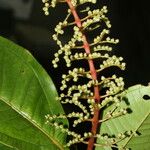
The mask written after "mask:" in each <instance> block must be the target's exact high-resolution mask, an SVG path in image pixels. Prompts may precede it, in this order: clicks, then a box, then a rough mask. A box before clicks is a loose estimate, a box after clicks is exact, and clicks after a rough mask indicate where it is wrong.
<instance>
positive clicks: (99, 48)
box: [93, 45, 112, 52]
mask: <svg viewBox="0 0 150 150" xmlns="http://www.w3.org/2000/svg"><path fill="white" fill-rule="evenodd" d="M93 50H94V51H95V52H96V51H112V47H111V46H101V45H98V46H95V47H94V48H93Z"/></svg>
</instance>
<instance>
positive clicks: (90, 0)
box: [80, 0, 97, 4]
mask: <svg viewBox="0 0 150 150" xmlns="http://www.w3.org/2000/svg"><path fill="white" fill-rule="evenodd" d="M96 1H97V0H80V4H84V3H94V4H95V3H96Z"/></svg>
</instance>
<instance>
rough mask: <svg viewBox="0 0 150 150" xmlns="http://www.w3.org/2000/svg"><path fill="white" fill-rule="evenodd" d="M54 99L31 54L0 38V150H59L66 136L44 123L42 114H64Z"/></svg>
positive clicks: (44, 75)
mask: <svg viewBox="0 0 150 150" xmlns="http://www.w3.org/2000/svg"><path fill="white" fill-rule="evenodd" d="M56 96H57V92H56V89H55V87H54V84H53V82H52V81H51V79H50V77H49V76H48V74H47V73H46V72H45V70H44V69H43V68H42V67H41V66H40V65H39V64H38V62H37V61H36V60H35V59H34V58H33V57H32V55H31V54H30V53H29V52H28V51H27V50H25V49H24V48H22V47H20V46H17V45H16V44H14V43H12V42H10V41H8V40H6V39H4V38H2V37H0V149H1V150H10V149H12V150H13V149H14V150H59V149H60V150H63V149H64V147H63V145H64V144H65V139H66V135H65V134H63V133H61V131H60V130H56V129H55V128H53V127H51V126H48V125H46V124H45V115H46V114H58V113H64V111H63V109H62V107H61V104H60V103H59V102H57V101H55V98H56ZM63 123H64V124H65V125H67V120H64V122H63Z"/></svg>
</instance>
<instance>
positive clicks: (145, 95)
mask: <svg viewBox="0 0 150 150" xmlns="http://www.w3.org/2000/svg"><path fill="white" fill-rule="evenodd" d="M123 95H125V96H124V97H125V100H124V101H123V102H122V103H121V107H129V108H130V113H129V114H127V115H124V116H121V117H118V118H115V119H111V120H109V121H106V122H104V123H102V125H101V128H100V133H101V134H104V133H108V134H110V135H117V134H119V133H124V132H126V131H131V130H132V131H134V132H137V135H136V136H135V135H134V134H131V135H130V136H129V137H127V138H126V139H124V140H121V141H120V142H118V143H116V144H117V145H119V146H120V147H122V148H131V149H132V150H142V149H144V150H149V148H150V142H149V141H150V87H149V86H147V87H145V86H142V85H136V86H133V87H130V88H129V89H128V90H127V91H125V92H124V93H123ZM108 109H110V108H108ZM108 109H106V110H105V112H107V111H108ZM105 112H104V114H105ZM97 143H101V141H100V140H97ZM96 150H110V147H109V146H108V147H107V146H106V147H104V148H102V147H97V148H96Z"/></svg>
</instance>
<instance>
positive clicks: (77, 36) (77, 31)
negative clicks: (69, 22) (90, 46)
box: [73, 26, 83, 42]
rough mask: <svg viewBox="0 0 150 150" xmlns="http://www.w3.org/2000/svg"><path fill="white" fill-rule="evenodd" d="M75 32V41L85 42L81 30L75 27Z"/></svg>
mask: <svg viewBox="0 0 150 150" xmlns="http://www.w3.org/2000/svg"><path fill="white" fill-rule="evenodd" d="M73 30H74V35H73V37H74V39H76V40H77V41H79V42H81V41H83V34H82V32H81V31H80V29H79V28H78V27H77V26H74V28H73Z"/></svg>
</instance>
